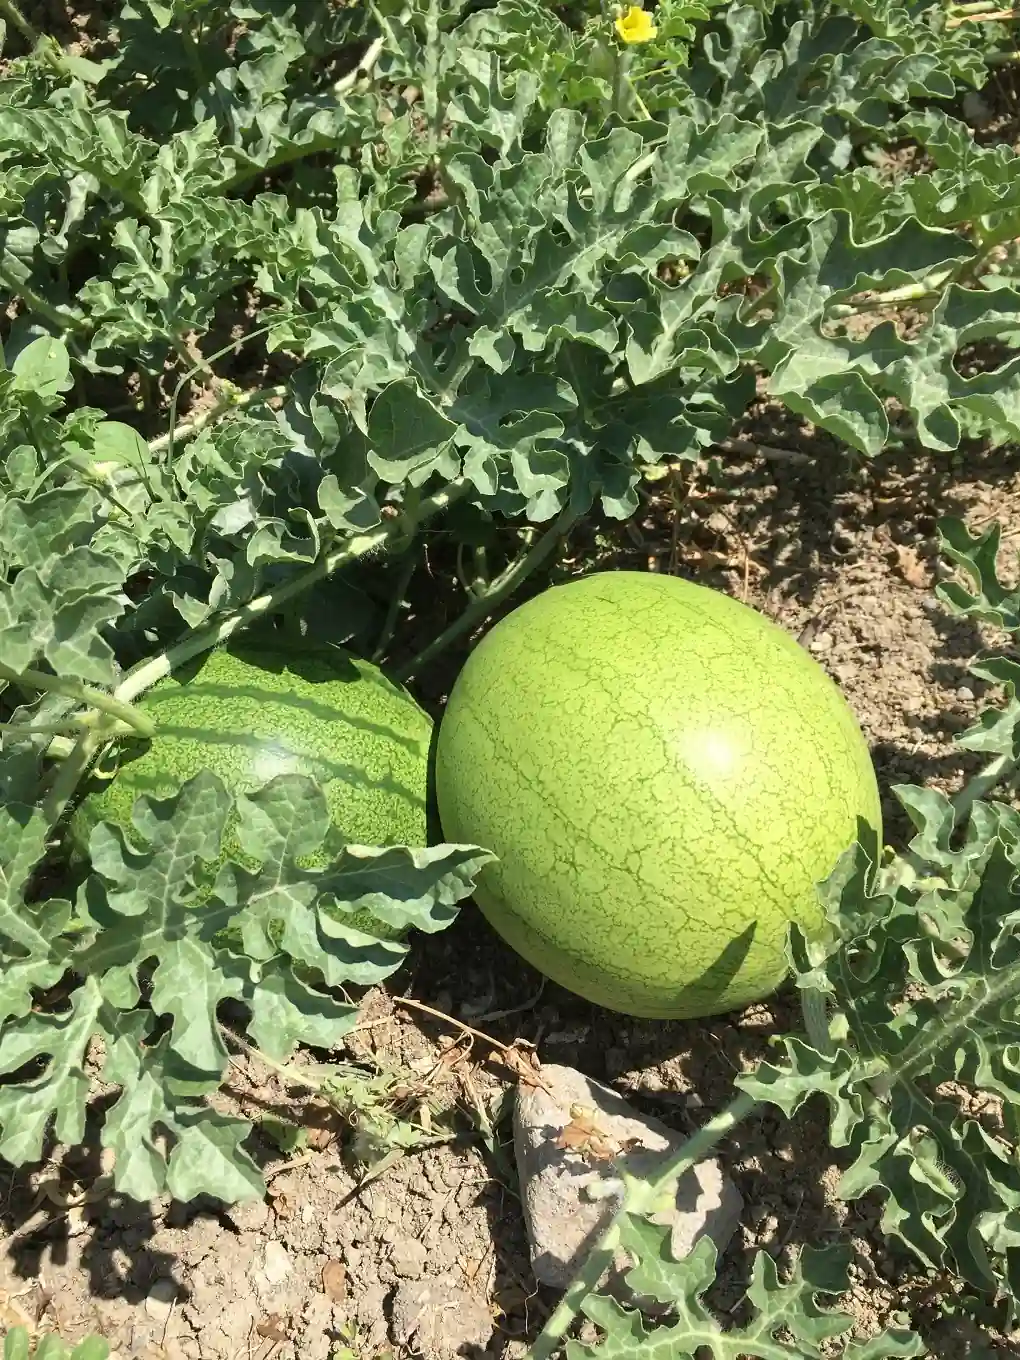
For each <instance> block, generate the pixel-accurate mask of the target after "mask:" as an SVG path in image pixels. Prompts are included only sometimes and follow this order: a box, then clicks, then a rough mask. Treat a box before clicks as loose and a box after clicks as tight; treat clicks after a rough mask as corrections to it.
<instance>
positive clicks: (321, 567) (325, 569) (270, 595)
mask: <svg viewBox="0 0 1020 1360" xmlns="http://www.w3.org/2000/svg"><path fill="white" fill-rule="evenodd" d="M470 489H471V484H470V483H469V482H467V481H465V480H464V478H459V479H458V480H457V481H454V482H451V483H450V484H449V485H448V486H446V487H444V488H443V490H442V491H437V492H436V493H435V495H432V496H428V497H426V498H425V499H424V500H423V501H422V502H421V504H420V505H419V507H418V511H417V522H418V523H421V522H422V521H423V520H426V519H431V518H432V517H433V516H434V515H438V514H440V513H441V512H442V511H444V510H446V509H448V508H449V507H450V506H451V505H453V504H454V503H455V502H456V501H458V500H460V499H461V498H462V497H463V496H465V495H467V493H468V491H469V490H470ZM407 530H408V526H407V525H406V524H404V522H403V521H402V520H401V519H393V520H390V521H388V523H387V524H386V525H385V526H383V527H382V528H379V529H376V530H374V531H373V532H372V533H370V534H361V535H359V537H357V538H353V539H351V540H350V541H349V542H348V543H347V544H345V546H344V547H342V548H336V549H334V550H333V551H332V552H330V553H325V554H324V555H323V556H322V557H321V558H320V559H319V560H318V561H317V562H315V563H313V565H312V566H310V567H309V568H308V570H307V571H303V572H301V573H300V574H299V575H297V576H294V577H292V578H291V579H290V580H289V581H285V582H284V583H283V585H280V586H277V587H276V589H275V590H270V591H267V592H266V594H265V595H259V596H258V597H257V598H256V599H254V600H249V602H248V603H247V604H246V605H242V606H241V608H240V609H237V610H235V611H234V613H233V614H228V615H227V616H226V617H225V618H223V619H221V620H220V621H219V622H218V623H214V624H211V625H210V626H209V627H208V628H202V629H200V630H199V631H197V632H195V633H192V634H190V636H188V637H186V638H184V639H182V641H180V642H178V643H177V644H176V645H175V646H173V647H170V648H169V649H168V650H167V651H165V652H161V653H160V654H159V656H155V657H152V658H151V659H150V660H149V661H143V662H142V663H141V664H140V665H138V666H136V667H135V668H134V670H132V671H131V672H129V674H128V675H127V676H126V677H125V678H124V680H123V681H122V682H121V683H120V684H119V685H118V686H117V690H116V697H117V698H118V699H119V700H120V701H121V702H122V703H125V704H126V703H129V702H130V701H131V700H132V699H135V698H137V696H138V695H139V694H143V693H144V692H145V690H147V689H149V688H151V686H152V685H154V684H155V683H156V681H157V680H162V678H163V677H164V676H165V675H169V674H170V672H171V671H172V670H173V669H174V668H175V667H177V666H182V665H183V664H184V663H185V662H186V661H190V660H191V659H192V658H193V657H196V656H201V654H202V653H203V652H208V651H210V650H211V649H212V648H213V647H216V646H218V645H219V644H220V643H221V642H225V641H226V640H227V638H229V637H232V636H233V635H234V633H237V632H240V631H241V629H243V628H247V627H248V626H249V625H250V624H252V623H254V622H255V621H256V620H257V619H261V618H265V616H266V615H267V614H270V613H272V612H273V611H274V610H276V609H279V608H280V606H281V605H283V604H286V602H287V601H288V600H293V599H295V598H296V597H297V596H298V595H302V594H304V592H305V591H306V590H308V589H309V588H310V587H311V586H313V585H315V584H316V582H318V581H323V580H325V579H326V577H327V576H332V575H333V573H334V572H336V571H339V570H340V568H341V567H345V566H347V565H349V564H350V563H351V562H355V561H357V559H358V558H360V557H365V556H367V555H368V554H369V553H371V552H374V551H376V549H378V548H383V547H385V546H386V544H387V543H389V542H390V540H391V539H393V538H396V537H398V536H400V535H403V534H406V533H407Z"/></svg>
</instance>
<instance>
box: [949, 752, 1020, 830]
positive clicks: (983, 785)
mask: <svg viewBox="0 0 1020 1360" xmlns="http://www.w3.org/2000/svg"><path fill="white" fill-rule="evenodd" d="M1016 766H1017V758H1016V757H1015V756H1011V755H1006V754H1003V755H1000V756H996V757H995V758H994V760H990V761H989V762H988V764H987V765H986V766H985V768H984V769H983V770H979V771H978V773H977V774H976V775H975V776H974V777H973V779H968V781H967V783H966V784H964V786H963V788H962V789H961V790H960V792H959V793H958V794H957V795H956V797H955V798H953V799H952V804H953V808H954V809H955V810H956V812H957V814H958V815H959V816H960V817H961V818H962V817H966V816H968V815H969V813H970V810H971V808H972V807H973V806H974V804H975V803H976V802H977V800H978V799H979V798H983V797H984V796H985V794H986V793H990V792H991V791H992V789H994V788H995V786H996V784H1000V783H1001V782H1002V780H1003V779H1005V778H1006V777H1007V776H1008V775H1010V774H1012V773H1013V771H1014V770H1015V769H1016Z"/></svg>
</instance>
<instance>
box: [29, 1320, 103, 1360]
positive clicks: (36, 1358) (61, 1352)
mask: <svg viewBox="0 0 1020 1360" xmlns="http://www.w3.org/2000/svg"><path fill="white" fill-rule="evenodd" d="M3 1340H4V1350H3V1360H106V1357H107V1356H108V1355H109V1354H110V1347H109V1346H108V1345H107V1344H106V1342H105V1341H104V1340H103V1338H102V1337H101V1336H87V1337H86V1338H85V1340H84V1341H79V1342H78V1344H77V1346H74V1347H72V1346H69V1345H68V1344H67V1343H66V1342H65V1341H62V1340H61V1339H60V1337H59V1336H58V1335H57V1334H56V1332H46V1333H44V1334H43V1335H42V1336H40V1337H37V1338H35V1340H33V1338H32V1337H31V1336H30V1335H29V1333H28V1331H27V1330H26V1328H24V1327H12V1328H10V1330H9V1331H7V1332H6V1333H5V1334H4V1339H3Z"/></svg>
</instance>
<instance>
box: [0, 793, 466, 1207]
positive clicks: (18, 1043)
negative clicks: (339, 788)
mask: <svg viewBox="0 0 1020 1360" xmlns="http://www.w3.org/2000/svg"><path fill="white" fill-rule="evenodd" d="M228 825H235V826H236V828H237V830H236V835H237V842H238V844H239V845H240V847H241V849H242V851H243V852H244V856H245V861H246V863H245V864H244V865H240V864H236V863H233V862H231V861H229V860H228V861H224V859H223V845H224V838H225V833H226V830H227V827H228ZM329 828H330V819H329V814H328V811H327V808H326V801H325V797H324V795H323V793H322V791H321V789H320V788H319V787H318V786H317V785H316V784H315V783H314V781H313V780H311V779H310V778H308V777H307V776H303V775H280V776H277V777H276V778H275V779H273V780H271V781H270V782H269V783H268V784H267V785H265V786H264V787H263V788H262V789H259V790H257V791H256V792H254V793H252V794H251V795H250V796H248V797H243V796H239V797H238V798H237V800H236V806H235V801H234V800H233V799H232V798H231V797H230V795H229V794H228V793H227V791H226V789H225V788H224V786H223V784H222V782H221V781H220V780H219V779H218V778H217V777H216V776H215V775H213V774H210V773H208V772H203V773H200V774H198V775H196V776H195V777H194V778H193V779H190V780H188V781H187V782H186V783H185V784H184V785H183V787H182V788H181V790H180V792H179V793H178V794H176V795H174V796H173V797H170V798H166V799H155V798H149V797H144V796H143V797H140V798H139V799H138V800H137V802H136V803H135V806H134V810H133V814H132V826H131V835H130V838H129V837H126V836H125V835H124V833H123V831H122V830H121V829H120V828H119V827H117V826H114V825H112V824H109V823H100V824H99V825H97V826H96V827H95V828H94V829H93V831H92V835H91V841H90V854H91V860H92V871H91V873H90V874H89V875H88V877H87V878H86V880H85V881H84V883H83V884H82V886H81V888H80V890H79V892H78V895H77V899H76V902H75V904H74V906H73V908H72V906H71V904H70V903H68V902H60V901H49V902H46V903H45V904H43V905H42V906H41V907H36V908H34V909H32V908H29V909H26V908H25V906H24V904H23V900H22V893H23V891H24V887H25V882H26V880H27V877H28V875H29V874H30V873H31V871H32V870H33V868H34V867H35V865H36V864H37V863H38V861H39V859H40V858H41V857H42V854H43V853H44V850H45V846H46V842H47V839H48V828H47V824H46V821H45V819H44V818H43V817H42V816H41V815H40V814H37V813H33V812H32V811H31V810H30V809H27V808H25V809H21V810H19V809H18V808H17V807H16V806H13V805H12V806H9V807H8V808H6V809H4V812H3V818H2V821H0V830H3V832H4V834H3V836H2V838H0V850H2V853H3V858H4V877H3V880H2V883H3V886H4V889H5V891H6V894H7V897H6V899H0V942H2V943H3V947H4V949H5V951H9V953H10V966H9V967H7V966H5V970H4V973H3V977H2V980H0V1003H2V1005H0V1074H3V1075H6V1076H8V1077H9V1078H10V1079H9V1080H8V1081H7V1082H5V1083H4V1084H3V1085H0V1155H2V1156H4V1157H6V1158H7V1159H8V1160H9V1161H12V1162H14V1163H16V1164H21V1163H23V1162H25V1161H32V1160H36V1159H38V1158H39V1157H40V1156H41V1154H42V1149H43V1146H44V1141H45V1138H46V1135H47V1132H48V1130H49V1128H50V1127H51V1125H52V1128H53V1131H54V1132H55V1134H56V1136H57V1137H58V1138H59V1139H61V1140H62V1141H65V1142H70V1143H75V1142H78V1141H80V1140H81V1138H82V1135H83V1131H84V1127H85V1113H86V1104H87V1101H88V1098H89V1095H90V1092H91V1090H92V1084H93V1079H94V1076H93V1074H94V1073H95V1072H101V1073H102V1076H103V1078H104V1080H106V1081H107V1082H109V1083H110V1084H111V1085H112V1086H115V1087H118V1088H119V1090H120V1095H119V1098H118V1099H117V1101H116V1102H115V1103H114V1105H113V1106H112V1108H111V1109H110V1111H109V1112H108V1114H107V1116H106V1120H105V1123H104V1128H103V1134H102V1138H103V1142H104V1145H105V1146H107V1147H109V1148H110V1149H111V1150H112V1151H113V1152H114V1154H115V1156H116V1169H115V1179H116V1184H117V1187H118V1189H119V1190H121V1191H122V1192H123V1193H125V1194H129V1195H133V1196H135V1197H137V1198H141V1199H146V1198H149V1197H151V1196H152V1195H155V1194H159V1193H163V1192H164V1191H168V1192H169V1193H171V1194H173V1195H176V1196H177V1197H179V1198H181V1199H183V1200H187V1199H191V1198H193V1197H194V1196H195V1195H197V1194H211V1195H218V1196H220V1197H221V1198H224V1199H226V1200H228V1201H229V1200H234V1199H241V1198H247V1197H250V1196H252V1195H261V1194H262V1193H263V1190H262V1180H261V1177H260V1175H259V1173H258V1171H257V1169H256V1167H255V1165H254V1163H253V1162H252V1161H251V1158H250V1157H249V1156H248V1154H247V1153H246V1152H245V1151H244V1150H243V1148H242V1147H241V1144H242V1142H243V1140H244V1138H245V1137H246V1136H247V1133H248V1131H249V1127H250V1126H249V1125H248V1124H247V1123H246V1122H245V1121H244V1120H238V1119H233V1118H227V1117H225V1116H224V1115H222V1114H220V1113H219V1112H217V1111H215V1110H213V1109H212V1108H210V1107H209V1106H208V1105H207V1104H205V1101H204V1097H205V1096H207V1095H209V1094H211V1093H212V1092H214V1091H216V1090H217V1089H218V1088H219V1086H220V1084H221V1082H222V1080H223V1077H224V1074H225V1072H226V1068H227V1062H228V1052H227V1047H226V1044H225V1042H224V1031H223V1028H222V1021H221V1016H220V1007H221V1004H222V1003H223V1002H224V1001H226V1000H228V999H230V1000H232V1001H234V1002H240V1003H241V1004H242V1005H243V1006H244V1007H245V1008H246V1010H247V1013H248V1016H249V1021H248V1027H249V1032H250V1034H251V1037H252V1039H253V1040H254V1042H255V1043H256V1044H258V1045H259V1046H260V1047H261V1048H263V1049H264V1050H265V1052H266V1053H267V1054H268V1055H269V1056H270V1057H271V1058H273V1059H275V1060H277V1061H285V1060H286V1059H287V1058H288V1057H289V1056H290V1055H291V1054H292V1053H293V1051H294V1048H295V1046H296V1045H297V1044H298V1043H299V1042H305V1043H313V1044H316V1045H319V1046H322V1047H325V1048H331V1047H334V1046H335V1045H336V1044H337V1043H338V1042H339V1040H340V1039H341V1038H342V1036H343V1035H344V1034H345V1033H346V1032H347V1031H348V1030H349V1029H350V1028H351V1026H352V1025H353V1024H354V1021H355V1018H356V1015H357V1006H356V1005H354V1004H352V1003H351V1002H349V1001H348V1000H346V999H344V1000H342V1001H341V1000H339V999H337V998H336V997H335V996H334V995H332V994H331V992H332V991H333V990H334V989H338V988H343V987H348V986H351V985H357V984H361V985H364V984H370V983H375V982H379V981H381V980H382V979H383V978H385V977H388V976H389V975H390V974H391V973H392V972H393V971H394V969H395V968H397V967H398V966H399V965H400V963H401V962H402V961H403V959H404V958H405V956H406V954H407V949H408V945H407V940H406V936H407V933H408V931H409V930H410V929H411V928H412V927H415V928H417V929H421V930H426V931H437V930H442V929H445V928H446V926H448V925H450V924H451V923H452V922H453V920H454V919H455V918H456V915H457V904H458V903H459V902H460V901H462V900H463V899H464V898H465V897H466V896H468V895H469V894H470V892H471V890H472V885H473V880H474V876H475V874H477V872H478V870H479V869H480V868H481V867H482V866H483V865H484V864H486V863H487V862H488V861H489V860H490V859H491V856H489V855H487V854H486V853H484V852H483V851H479V850H475V849H472V848H470V847H465V846H436V847H432V848H430V849H427V850H415V849H402V848H391V849H387V850H378V849H372V848H359V847H353V846H348V847H346V848H345V849H344V850H343V851H342V852H341V853H340V854H339V855H338V856H337V857H335V858H334V859H333V860H332V861H330V862H329V863H328V864H327V865H326V867H325V868H318V869H308V868H302V867H301V865H300V863H299V861H301V860H304V859H307V857H309V856H311V855H314V854H315V853H316V852H318V851H319V850H320V849H321V847H322V844H323V840H324V838H325V837H326V835H327V833H328V831H329ZM19 832H20V834H18V833H19ZM252 865H255V866H257V867H255V868H253V867H252ZM61 979H64V984H63V985H64V987H65V988H69V991H68V993H67V999H66V1001H65V1000H64V998H63V996H60V997H58V998H56V999H55V1000H54V1001H53V1002H52V1003H51V1004H45V1003H43V1004H40V1002H39V999H38V996H39V993H38V989H39V988H40V987H42V988H46V987H52V986H54V985H55V984H57V983H58V982H60V981H61ZM97 1042H98V1046H97ZM90 1064H96V1066H95V1067H91V1066H90ZM164 1134H169V1136H170V1143H171V1146H170V1149H169V1151H167V1149H166V1148H165V1146H164Z"/></svg>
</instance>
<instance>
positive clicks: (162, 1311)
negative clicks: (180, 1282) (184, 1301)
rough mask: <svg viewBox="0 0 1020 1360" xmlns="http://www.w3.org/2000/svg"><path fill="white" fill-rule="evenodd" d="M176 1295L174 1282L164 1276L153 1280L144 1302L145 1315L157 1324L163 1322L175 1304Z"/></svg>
mask: <svg viewBox="0 0 1020 1360" xmlns="http://www.w3.org/2000/svg"><path fill="white" fill-rule="evenodd" d="M178 1294H179V1290H178V1288H177V1282H176V1281H175V1280H171V1279H170V1278H169V1277H168V1276H165V1275H164V1276H161V1277H160V1278H159V1279H158V1280H154V1281H153V1282H152V1287H151V1288H150V1290H149V1293H148V1295H147V1297H146V1300H145V1311H146V1313H148V1315H149V1317H151V1318H155V1320H156V1321H157V1322H165V1321H166V1320H167V1318H169V1316H170V1313H171V1311H172V1310H173V1306H174V1304H175V1303H176V1302H177V1299H178Z"/></svg>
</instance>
